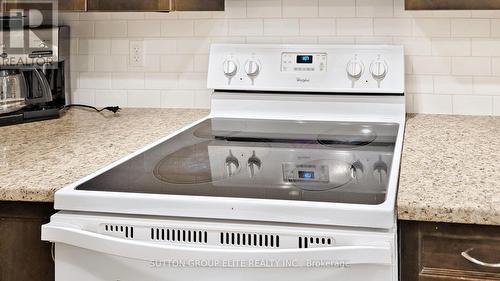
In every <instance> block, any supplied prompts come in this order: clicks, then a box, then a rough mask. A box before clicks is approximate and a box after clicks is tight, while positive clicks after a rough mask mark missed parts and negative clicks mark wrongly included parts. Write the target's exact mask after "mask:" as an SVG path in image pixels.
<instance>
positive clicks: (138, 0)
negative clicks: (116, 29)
mask: <svg viewBox="0 0 500 281" xmlns="http://www.w3.org/2000/svg"><path fill="white" fill-rule="evenodd" d="M170 2H171V0H126V1H124V0H87V10H88V11H108V12H124V11H135V12H147V11H157V12H160V11H170V9H171V5H170Z"/></svg>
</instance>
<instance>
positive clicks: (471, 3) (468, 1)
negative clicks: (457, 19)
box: [405, 0, 500, 10]
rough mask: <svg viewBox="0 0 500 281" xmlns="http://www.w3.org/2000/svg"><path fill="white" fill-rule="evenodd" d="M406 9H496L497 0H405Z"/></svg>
mask: <svg viewBox="0 0 500 281" xmlns="http://www.w3.org/2000/svg"><path fill="white" fill-rule="evenodd" d="M405 9H406V10H497V9H500V1H498V0H405Z"/></svg>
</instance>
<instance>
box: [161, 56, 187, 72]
mask: <svg viewBox="0 0 500 281" xmlns="http://www.w3.org/2000/svg"><path fill="white" fill-rule="evenodd" d="M161 71H162V72H172V73H183V72H193V71H194V57H193V56H191V55H168V56H162V57H161Z"/></svg>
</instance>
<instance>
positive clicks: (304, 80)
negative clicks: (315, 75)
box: [297, 77, 311, 83]
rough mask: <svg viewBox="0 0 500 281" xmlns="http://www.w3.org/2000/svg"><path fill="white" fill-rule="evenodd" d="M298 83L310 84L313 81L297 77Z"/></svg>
mask: <svg viewBox="0 0 500 281" xmlns="http://www.w3.org/2000/svg"><path fill="white" fill-rule="evenodd" d="M297 82H298V83H309V82H311V79H309V78H301V77H297Z"/></svg>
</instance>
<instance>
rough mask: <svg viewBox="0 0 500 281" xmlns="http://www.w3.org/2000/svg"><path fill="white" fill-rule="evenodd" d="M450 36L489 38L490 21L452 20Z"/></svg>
mask: <svg viewBox="0 0 500 281" xmlns="http://www.w3.org/2000/svg"><path fill="white" fill-rule="evenodd" d="M451 36H455V37H488V36H490V20H488V19H452V20H451Z"/></svg>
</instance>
